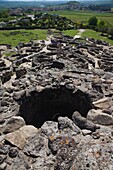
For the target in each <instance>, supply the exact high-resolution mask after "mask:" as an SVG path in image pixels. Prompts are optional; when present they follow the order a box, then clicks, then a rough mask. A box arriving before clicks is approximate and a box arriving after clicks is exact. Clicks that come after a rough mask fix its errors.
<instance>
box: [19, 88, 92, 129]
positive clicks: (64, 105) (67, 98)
mask: <svg viewBox="0 0 113 170" xmlns="http://www.w3.org/2000/svg"><path fill="white" fill-rule="evenodd" d="M92 108H93V105H92V102H91V100H90V97H89V95H88V94H87V93H84V92H82V91H80V90H78V89H77V90H72V89H68V88H66V87H65V86H60V87H59V88H45V89H44V90H42V91H41V92H37V91H33V92H31V93H30V95H29V96H24V97H23V98H22V100H21V104H20V109H19V115H20V116H21V117H23V118H24V120H25V122H26V124H30V125H34V126H35V127H37V128H40V127H41V126H42V124H43V123H44V122H45V121H57V119H58V117H59V116H67V117H68V118H70V119H71V118H72V114H73V112H74V111H78V112H79V113H80V114H81V115H82V116H83V117H86V116H87V113H88V111H89V110H90V109H92Z"/></svg>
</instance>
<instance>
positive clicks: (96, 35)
mask: <svg viewBox="0 0 113 170" xmlns="http://www.w3.org/2000/svg"><path fill="white" fill-rule="evenodd" d="M100 34H101V33H100V32H96V31H94V30H89V29H86V30H85V32H83V33H82V37H90V38H95V39H99V40H103V41H106V42H108V43H110V44H111V45H113V40H111V39H108V38H107V36H106V37H105V36H100Z"/></svg>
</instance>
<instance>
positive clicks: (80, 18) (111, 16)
mask: <svg viewBox="0 0 113 170" xmlns="http://www.w3.org/2000/svg"><path fill="white" fill-rule="evenodd" d="M49 13H51V14H58V15H61V16H64V17H66V18H68V19H71V20H73V21H74V22H83V23H87V22H88V20H89V18H90V17H92V16H96V17H97V18H98V19H99V20H104V21H105V22H106V23H108V24H109V25H111V26H113V13H100V12H94V11H66V10H62V11H51V12H49Z"/></svg>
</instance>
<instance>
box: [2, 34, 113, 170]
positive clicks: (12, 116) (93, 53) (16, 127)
mask: <svg viewBox="0 0 113 170" xmlns="http://www.w3.org/2000/svg"><path fill="white" fill-rule="evenodd" d="M16 48H17V54H15V55H12V56H10V57H5V56H4V51H5V50H6V49H4V50H3V51H2V52H1V58H0V79H1V81H0V86H1V88H0V170H5V169H6V170H16V169H18V170H27V169H29V170H75V169H76V170H85V169H87V170H101V169H103V170H113V47H112V46H110V45H109V44H108V43H106V42H103V41H101V40H94V39H91V38H87V39H82V38H80V37H79V38H78V37H77V38H72V37H69V36H62V37H61V38H60V37H54V38H52V40H51V41H50V40H48V41H37V42H29V43H27V44H21V43H20V44H19V45H18V46H17V47H16ZM55 111H56V112H55ZM56 120H57V121H56Z"/></svg>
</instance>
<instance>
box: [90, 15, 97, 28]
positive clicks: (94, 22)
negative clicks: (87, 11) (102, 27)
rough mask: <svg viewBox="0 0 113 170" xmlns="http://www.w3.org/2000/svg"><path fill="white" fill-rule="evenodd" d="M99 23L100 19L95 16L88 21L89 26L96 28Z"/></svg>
mask: <svg viewBox="0 0 113 170" xmlns="http://www.w3.org/2000/svg"><path fill="white" fill-rule="evenodd" d="M97 23H98V19H97V18H96V17H95V16H93V17H91V18H90V19H89V21H88V24H89V26H94V27H95V26H97Z"/></svg>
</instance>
